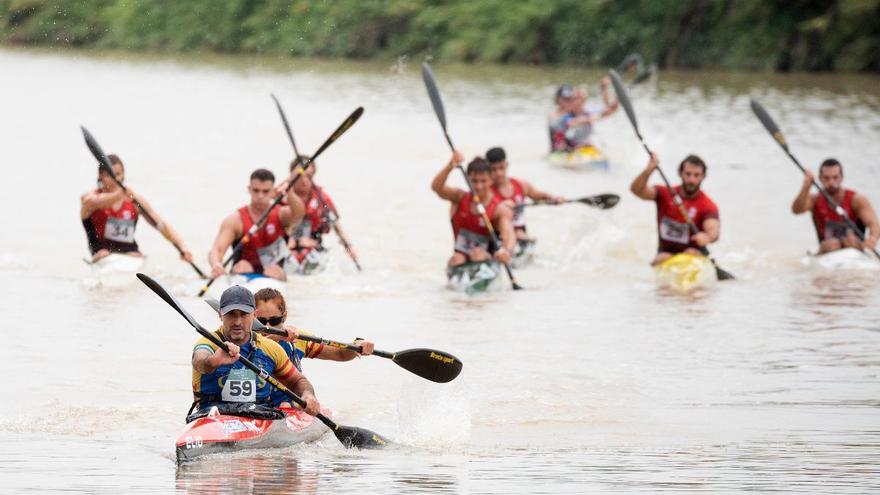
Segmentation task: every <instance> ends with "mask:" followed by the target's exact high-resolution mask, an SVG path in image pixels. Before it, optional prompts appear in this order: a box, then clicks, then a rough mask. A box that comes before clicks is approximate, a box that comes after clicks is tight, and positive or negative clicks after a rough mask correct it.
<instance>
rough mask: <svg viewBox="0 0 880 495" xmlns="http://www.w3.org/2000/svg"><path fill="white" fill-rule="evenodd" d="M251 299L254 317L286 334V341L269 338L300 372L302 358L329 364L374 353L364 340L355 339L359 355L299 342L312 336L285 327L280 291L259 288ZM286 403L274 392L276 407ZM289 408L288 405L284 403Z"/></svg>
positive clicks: (284, 339) (283, 305)
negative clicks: (325, 361) (282, 350)
mask: <svg viewBox="0 0 880 495" xmlns="http://www.w3.org/2000/svg"><path fill="white" fill-rule="evenodd" d="M254 300H255V301H256V304H257V306H256V307H257V309H256V311H255V312H254V315H255V316H256V318H257V319H258V320H259V321H260V322H261V323H262V324H264V325H268V326H271V327H275V328H282V329H284V330H286V331H287V338H284V337H280V336H277V335H269V336H268V337H269V338H270V339H272V340H274V341H276V342H278V344H279V345H280V346H281V348H282V349H284V352H285V353H286V354H287V357H288V358H290V361H291V362H292V363H293V365H294V366H296V369H298V370H299V371H300V372H302V360H303V359H304V358H311V359H325V360H328V361H351V360H352V359H355V358H357V357H360V356H362V355H363V356H369V355H370V354H372V353H373V348H374V346H375V345H374V344H373V343H372V342H370V341H367V340H364V339H360V338H358V339H355V341H354V345H359V346H361V348H362V352H361V353H360V354H359V353H357V352H355V351H350V350H348V349H339V348H336V347H329V346H325V345H324V344H321V343H315V342H307V341H305V340H300V339H299V338H298V337H299V335H311V334H310V333H309V332H306V331H304V330H302V329H299V328H297V327H295V326H293V325H286V324H285V322H286V321H287V303H286V302H285V301H284V296H283V295H282V294H281V292H279V291H277V290H275V289H272V288H265V289H260V290H258V291H257V292H256V293H255V294H254ZM288 401H289V399H288V397H287V396H286V395H284V394H283V393H281V392H279V391H277V390H273V391H272V403H273V404H275V405H276V406H279V407H284V405H285V403H287V402H288ZM287 405H289V403H288V404H287Z"/></svg>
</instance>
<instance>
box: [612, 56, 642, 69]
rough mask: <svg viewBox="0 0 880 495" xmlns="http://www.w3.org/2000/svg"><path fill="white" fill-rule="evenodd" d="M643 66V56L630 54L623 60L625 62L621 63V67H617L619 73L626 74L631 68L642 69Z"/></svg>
mask: <svg viewBox="0 0 880 495" xmlns="http://www.w3.org/2000/svg"><path fill="white" fill-rule="evenodd" d="M641 66H642V56H641V55H639V54H638V53H630V54H629V55H627V56H626V58H624V59H623V62H620V65H618V66H617V72H626V71H627V70H629V68H630V67H641Z"/></svg>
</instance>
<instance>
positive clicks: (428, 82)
mask: <svg viewBox="0 0 880 495" xmlns="http://www.w3.org/2000/svg"><path fill="white" fill-rule="evenodd" d="M422 79H424V80H425V88H427V89H428V97H430V98H431V105H432V106H433V107H434V113H435V114H437V119H438V120H439V121H440V127H441V128H443V137H445V138H446V142H447V143H448V144H449V148H450V149H451V150H452V151H455V146H453V145H452V139H450V138H449V132H448V131H447V130H446V111H445V110H443V100H442V99H441V98H440V90H439V89H437V83H436V82H435V81H434V74H433V73H432V72H431V67H429V66H428V62H423V63H422ZM458 169H459V170H460V171H461V175H463V176H464V181H465V183H466V184H467V186H468V190H470V192H471V197H473V199H474V203H476V205H477V211H479V212H480V215H481V216H482V217H483V223H485V224H486V228H487V229H488V230H489V235H490V236H491V239H492V242H493V243H495V245H496V246H498V247H501V240H500V239H498V234H497V233H496V232H495V227H494V226H493V225H492V221H491V219H489V215H487V214H486V207H484V206H483V203H482V202H481V201H480V197H479V196H478V195H477V192H476V191H474V186H473V185H472V184H471V180H470V179H469V178H468V175H467V172H466V171H465V170H464V167H462V166H461V164H459V165H458ZM502 265H504V270H505V271H506V272H507V277H508V278H510V285H511V286H512V287H513V290H522V286H520V285H519V284H518V283H516V279H515V278H514V277H513V272H512V271H511V270H510V265H508V264H507V263H502Z"/></svg>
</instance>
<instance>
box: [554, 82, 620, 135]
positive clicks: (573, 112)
mask: <svg viewBox="0 0 880 495" xmlns="http://www.w3.org/2000/svg"><path fill="white" fill-rule="evenodd" d="M610 85H611V79H610V78H609V77H608V76H606V77H603V78H602V81H601V88H602V89H601V93H602V104H601V105H598V104H593V103H586V100H587V93H586V91H585V90H579V89H574V88H573V87H572V86H569V85H563V86H560V87H559V89H557V90H556V102H557V109H556V110H555V111H554V112H552V113H551V114H550V117H549V119H550V121H549V125H550V136H551V138H550V139H551V148H552V151H573V150H576V149H577V148H582V147H585V146H594V143H593V141H592V136H593V124H595V123H596V122H598V121H600V120H602V119H604V118H606V117H609V116H610V115H612V114H613V113H614V112H616V111H617V108H618V107H619V106H620V104H619V102H618V101H617V100H614V101H612V100H611V94H610V91H609V87H610Z"/></svg>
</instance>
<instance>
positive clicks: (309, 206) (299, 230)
mask: <svg viewBox="0 0 880 495" xmlns="http://www.w3.org/2000/svg"><path fill="white" fill-rule="evenodd" d="M319 195H320V196H319ZM321 199H323V200H324V201H323V202H321ZM324 203H326V204H327V207H326V208H325V207H324ZM305 207H306V211H305V215H303V219H302V222H300V224H299V225H297V227H296V229H295V230H294V238H297V239H298V238H300V237H312V238H314V239H317V240H320V237H321V234H326V233H327V232H330V224H329V222H328V216H329V215H330V213H331V212H335V211H336V206H335V205H334V204H333V200H331V199H330V196H328V195H327V193H326V192H324V191H323V190H321V189H319V188H318V187H313V188H312V190H311V191H310V192H309V199H308V201H306V204H305ZM328 210H329V211H328Z"/></svg>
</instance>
